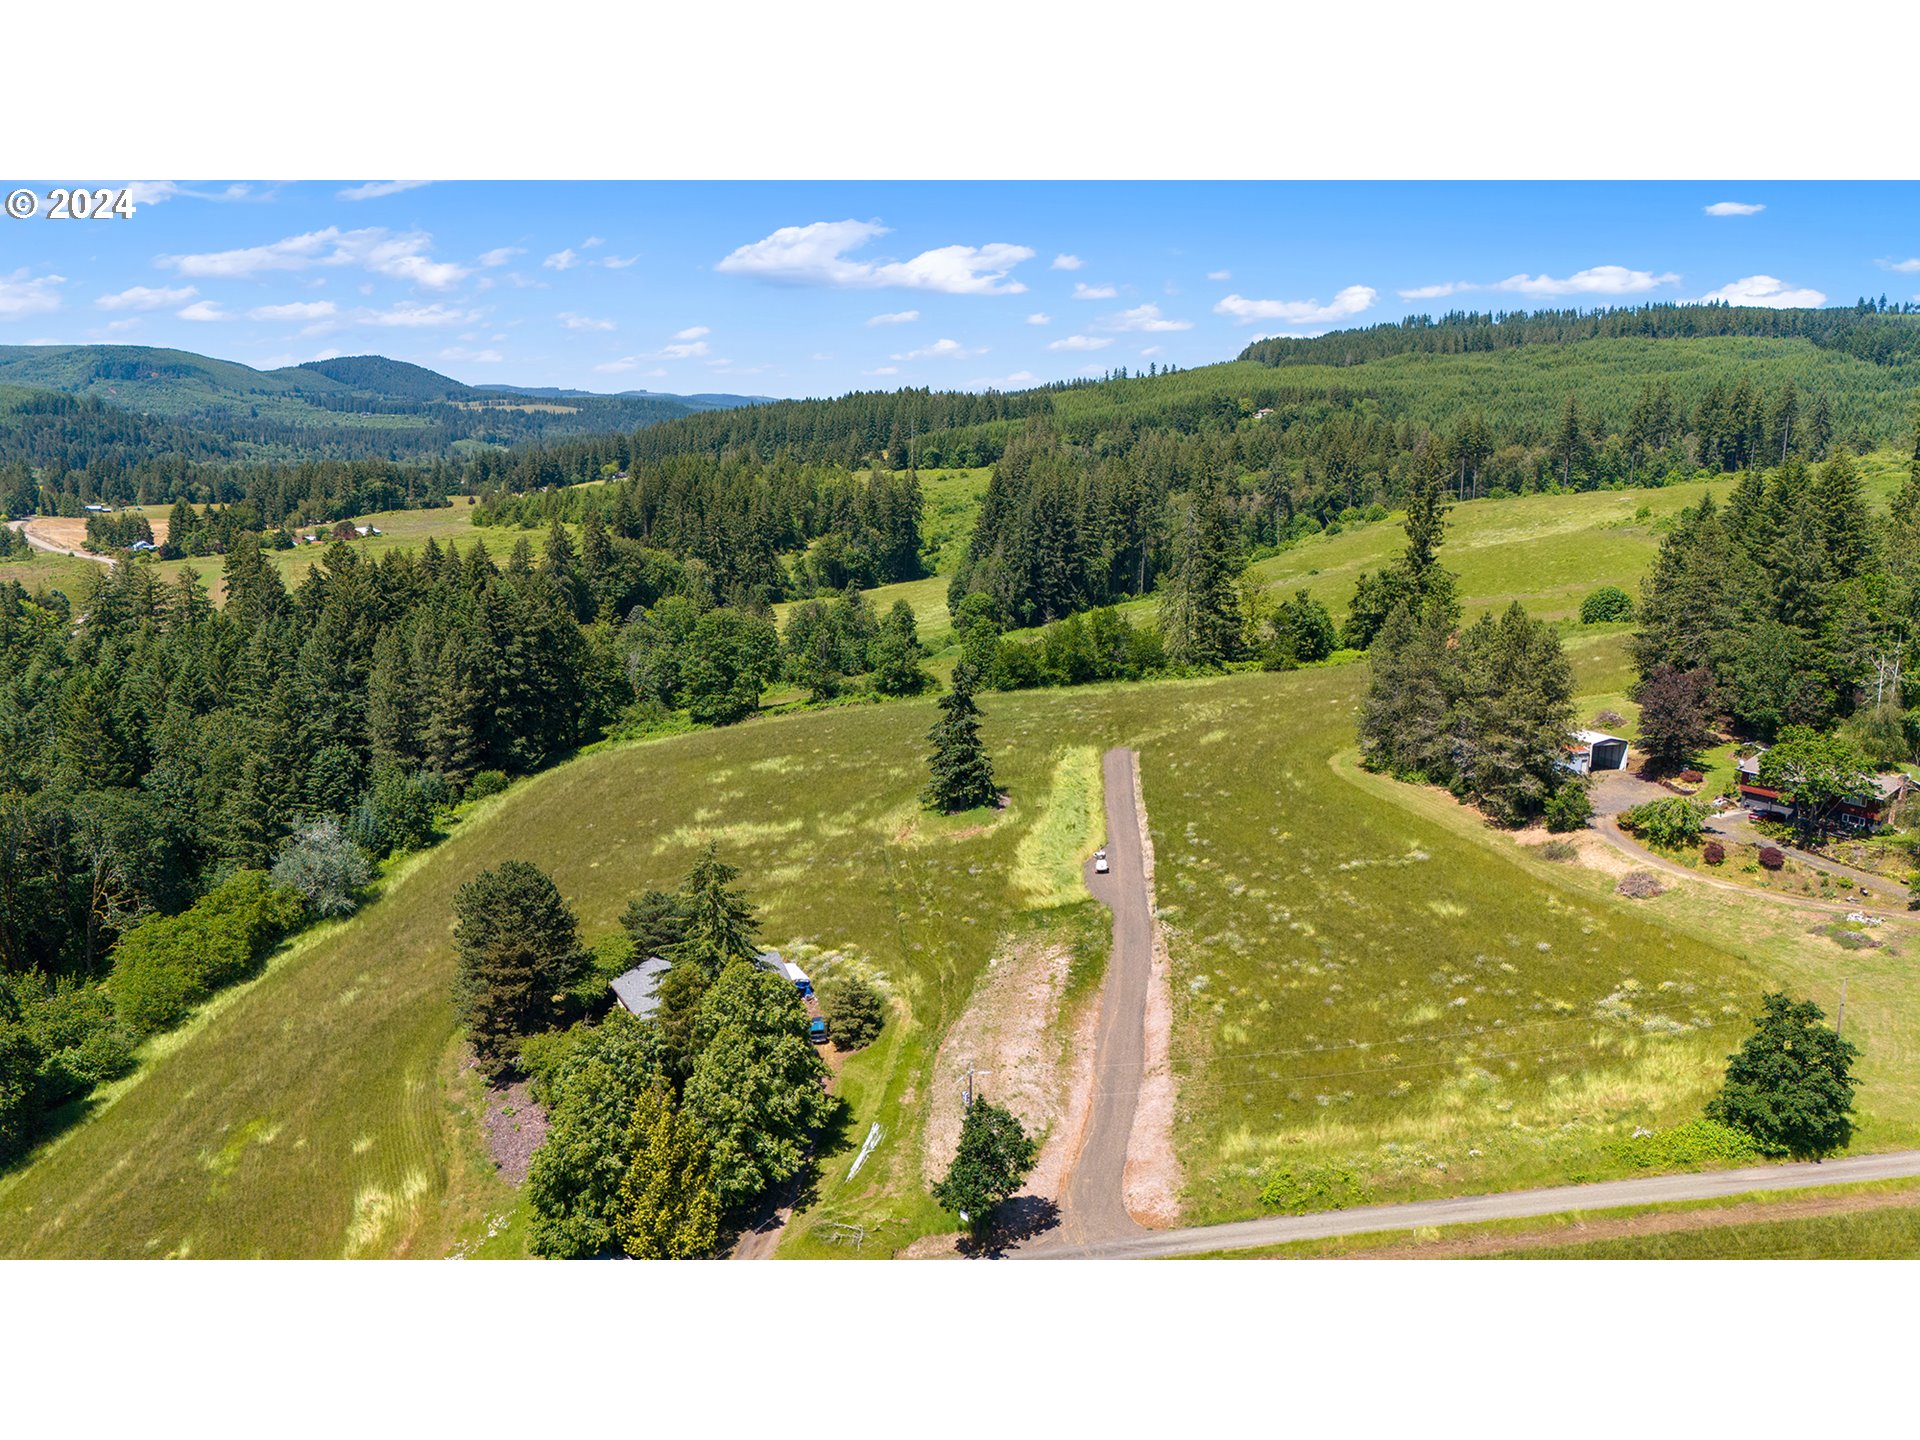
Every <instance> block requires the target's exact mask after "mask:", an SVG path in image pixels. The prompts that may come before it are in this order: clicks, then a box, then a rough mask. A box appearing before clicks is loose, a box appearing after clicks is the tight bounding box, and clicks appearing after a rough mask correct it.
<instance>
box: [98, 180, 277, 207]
mask: <svg viewBox="0 0 1920 1440" xmlns="http://www.w3.org/2000/svg"><path fill="white" fill-rule="evenodd" d="M122 188H123V189H126V190H128V191H131V192H132V194H133V207H134V209H135V210H136V211H138V210H139V209H140V207H142V206H144V205H162V204H165V203H166V202H167V201H169V200H172V199H175V198H176V197H179V196H182V195H184V196H187V197H188V198H189V199H193V200H215V201H219V200H245V199H247V198H248V197H249V196H250V195H252V194H253V187H252V186H250V185H229V186H227V188H226V189H224V190H189V189H188V188H187V187H186V186H184V185H182V184H180V183H179V182H178V181H176V180H127V181H123V182H122ZM258 198H259V199H262V200H269V199H272V198H273V192H272V191H267V192H266V193H265V194H263V195H261V196H259V197H258Z"/></svg>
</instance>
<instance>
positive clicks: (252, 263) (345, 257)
mask: <svg viewBox="0 0 1920 1440" xmlns="http://www.w3.org/2000/svg"><path fill="white" fill-rule="evenodd" d="M432 243H433V237H432V236H430V235H428V234H427V233H426V232H425V231H424V230H408V231H405V232H402V233H399V234H395V233H394V232H392V231H389V230H387V229H385V228H384V227H382V226H370V227H368V228H366V229H364V230H341V229H340V228H339V227H338V226H334V225H329V226H328V227H327V228H326V229H324V230H310V231H308V232H307V233H306V234H304V235H289V236H287V237H286V238H285V239H284V240H275V241H273V242H272V243H271V244H267V245H251V246H248V247H246V248H245V249H240V250H217V251H213V252H210V253H207V254H202V255H161V256H159V257H158V258H157V259H156V260H155V262H154V263H156V264H158V265H160V266H161V267H162V268H165V269H172V270H177V271H179V272H180V273H181V274H182V275H190V276H194V277H197V278H200V279H219V280H234V279H248V278H251V277H252V276H255V275H263V274H268V273H271V272H274V271H280V270H307V269H311V268H312V267H314V266H332V265H358V266H359V267H361V268H362V269H364V270H368V271H371V272H372V273H374V274H376V275H386V276H390V277H392V278H393V279H396V280H407V281H411V282H412V283H414V284H416V285H423V286H425V287H427V288H428V289H430V290H443V289H445V288H446V287H447V286H449V285H454V284H457V283H458V282H459V281H461V280H463V279H465V278H466V277H467V275H468V274H470V273H471V272H470V271H468V270H467V268H466V267H465V266H462V265H455V264H453V263H452V262H451V261H445V260H432V259H429V258H428V256H427V251H428V249H429V248H430V246H431V245H432Z"/></svg>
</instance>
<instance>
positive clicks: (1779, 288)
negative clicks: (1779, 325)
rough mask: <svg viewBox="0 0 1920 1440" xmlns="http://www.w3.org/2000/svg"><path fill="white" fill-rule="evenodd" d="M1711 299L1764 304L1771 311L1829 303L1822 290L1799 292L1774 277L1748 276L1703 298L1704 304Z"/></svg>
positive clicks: (1734, 302)
mask: <svg viewBox="0 0 1920 1440" xmlns="http://www.w3.org/2000/svg"><path fill="white" fill-rule="evenodd" d="M1711 300H1724V301H1726V302H1727V303H1728V304H1729V305H1761V306H1765V307H1766V308H1768V309H1770V310H1783V309H1788V308H1799V307H1802V306H1817V305H1824V304H1826V303H1827V297H1826V296H1825V295H1823V294H1822V293H1821V292H1820V291H1818V290H1811V289H1805V288H1802V289H1797V290H1796V289H1795V288H1793V287H1792V286H1790V285H1788V284H1787V282H1786V281H1784V280H1776V279H1775V278H1774V277H1773V276H1771V275H1747V276H1743V277H1742V278H1740V279H1738V280H1735V281H1734V282H1733V283H1732V284H1730V285H1722V286H1721V287H1720V288H1719V289H1718V290H1711V291H1709V292H1708V293H1707V294H1705V295H1702V296H1701V297H1700V301H1701V303H1702V304H1704V303H1706V302H1708V301H1711Z"/></svg>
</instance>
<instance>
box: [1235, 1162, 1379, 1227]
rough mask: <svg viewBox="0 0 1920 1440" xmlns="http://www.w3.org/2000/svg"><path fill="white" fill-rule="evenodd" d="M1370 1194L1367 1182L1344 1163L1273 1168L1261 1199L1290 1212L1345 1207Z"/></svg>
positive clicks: (1303, 1212)
mask: <svg viewBox="0 0 1920 1440" xmlns="http://www.w3.org/2000/svg"><path fill="white" fill-rule="evenodd" d="M1368 1198H1369V1195H1368V1191H1367V1185H1366V1182H1365V1181H1364V1180H1362V1179H1361V1178H1360V1177H1359V1176H1358V1175H1356V1174H1355V1173H1354V1172H1353V1171H1351V1170H1349V1169H1347V1168H1346V1167H1345V1166H1343V1165H1300V1166H1288V1167H1287V1168H1285V1169H1282V1170H1274V1171H1271V1172H1270V1173H1269V1174H1268V1175H1267V1179H1266V1183H1265V1184H1264V1185H1262V1186H1261V1187H1260V1203H1261V1204H1262V1205H1264V1206H1266V1207H1267V1208H1268V1209H1269V1210H1278V1211H1280V1212H1281V1213H1282V1214H1286V1215H1304V1214H1307V1213H1308V1212H1309V1211H1314V1210H1344V1209H1346V1208H1347V1207H1348V1206H1349V1205H1364V1204H1366V1203H1367V1200H1368Z"/></svg>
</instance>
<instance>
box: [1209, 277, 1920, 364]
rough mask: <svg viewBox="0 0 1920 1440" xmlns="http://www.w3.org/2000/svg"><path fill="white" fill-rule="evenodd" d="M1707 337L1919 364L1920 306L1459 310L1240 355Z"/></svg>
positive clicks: (1329, 356)
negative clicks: (1809, 345) (1806, 343)
mask: <svg viewBox="0 0 1920 1440" xmlns="http://www.w3.org/2000/svg"><path fill="white" fill-rule="evenodd" d="M1709 336H1737V337H1741V338H1744V339H1766V340H1789V339H1798V340H1810V341H1812V342H1813V343H1814V344H1815V345H1817V346H1819V347H1820V348H1822V349H1825V350H1834V351H1838V352H1840V353H1842V354H1846V355H1852V356H1854V357H1855V358H1857V359H1861V360H1866V361H1869V362H1871V363H1873V364H1876V365H1909V364H1914V363H1916V362H1920V303H1915V302H1911V301H1909V302H1905V303H1902V304H1895V305H1890V304H1889V303H1888V301H1887V298H1886V297H1885V296H1884V295H1883V296H1881V297H1880V299H1879V300H1877V301H1870V300H1864V299H1863V300H1861V301H1859V302H1858V303H1857V304H1855V305H1852V306H1846V307H1832V308H1828V309H1819V310H1814V309H1798V310H1795V309H1769V308H1766V307H1763V306H1754V305H1748V306H1732V305H1724V304H1718V305H1675V304H1662V305H1640V306H1633V307H1629V308H1625V309H1616V310H1533V311H1522V312H1517V313H1505V312H1498V311H1473V310H1455V311H1451V312H1449V313H1448V314H1446V315H1443V316H1441V317H1440V318H1439V319H1438V320H1435V319H1434V318H1433V317H1432V316H1430V315H1409V316H1408V317H1407V318H1406V319H1404V320H1400V321H1396V322H1393V323H1390V324H1386V325H1374V326H1370V327H1369V328H1367V329H1364V330H1335V331H1332V332H1330V333H1328V334H1325V335H1315V336H1312V337H1310V338H1306V339H1295V338H1292V337H1289V336H1284V335H1276V336H1273V337H1270V338H1268V339H1265V340H1256V341H1254V342H1253V344H1251V345H1249V346H1247V348H1246V349H1245V350H1242V351H1241V352H1240V358H1241V359H1242V360H1250V361H1254V362H1256V363H1258V364H1261V365H1273V366H1282V365H1361V364H1364V363H1366V362H1367V361H1369V360H1381V359H1385V358H1386V357H1387V356H1390V355H1407V354H1420V355H1465V354H1473V353H1475V352H1481V351H1489V350H1506V349H1512V348H1515V347H1518V346H1526V345H1567V344H1571V343H1573V342H1575V341H1580V340H1605V339H1625V338H1637V339H1645V340H1690V339H1699V338H1703V337H1709Z"/></svg>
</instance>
